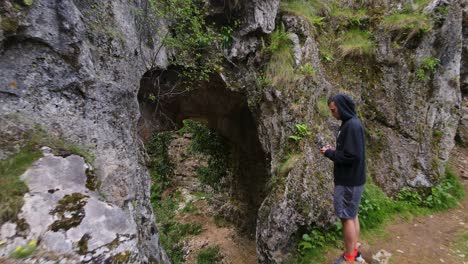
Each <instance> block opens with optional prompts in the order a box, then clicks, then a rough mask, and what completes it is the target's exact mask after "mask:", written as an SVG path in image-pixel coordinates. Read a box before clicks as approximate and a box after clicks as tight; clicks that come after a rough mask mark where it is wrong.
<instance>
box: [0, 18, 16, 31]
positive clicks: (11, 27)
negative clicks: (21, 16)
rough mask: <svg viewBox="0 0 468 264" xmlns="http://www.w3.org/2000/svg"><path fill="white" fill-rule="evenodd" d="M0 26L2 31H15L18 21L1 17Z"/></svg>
mask: <svg viewBox="0 0 468 264" xmlns="http://www.w3.org/2000/svg"><path fill="white" fill-rule="evenodd" d="M0 27H1V28H2V30H3V31H5V32H7V33H13V32H16V30H17V29H18V21H15V20H13V19H11V18H9V17H6V18H3V19H2V22H1V24H0Z"/></svg>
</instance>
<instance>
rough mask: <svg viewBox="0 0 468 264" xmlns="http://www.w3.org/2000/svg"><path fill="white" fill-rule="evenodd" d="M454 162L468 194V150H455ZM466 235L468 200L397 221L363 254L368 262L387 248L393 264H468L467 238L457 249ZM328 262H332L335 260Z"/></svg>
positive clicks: (330, 259) (452, 164) (454, 167)
mask: <svg viewBox="0 0 468 264" xmlns="http://www.w3.org/2000/svg"><path fill="white" fill-rule="evenodd" d="M450 163H451V167H452V169H453V170H454V171H455V172H456V174H457V175H459V179H460V182H461V183H462V184H463V185H464V188H465V193H466V194H467V195H468V178H467V177H468V149H458V148H455V149H454V150H453V152H452V158H451V161H450ZM462 234H468V199H466V198H465V199H464V200H463V201H462V202H461V205H460V207H459V208H455V209H451V210H449V211H447V212H444V213H440V214H434V215H429V216H420V217H414V218H412V219H410V220H405V219H401V218H400V219H397V220H395V222H394V223H392V224H390V225H388V226H386V227H385V228H384V230H383V235H382V237H380V238H376V239H375V240H374V239H373V240H374V241H364V242H363V246H362V253H363V256H364V258H365V259H366V261H367V262H368V263H371V262H372V256H373V255H375V254H376V253H377V252H378V251H380V250H381V249H384V250H385V251H387V252H389V253H391V254H392V256H391V257H390V261H389V264H400V263H401V264H436V263H445V264H468V252H467V251H468V244H467V241H466V239H465V240H464V242H465V245H464V246H463V247H462V249H461V250H460V249H458V251H457V249H455V248H454V242H455V240H456V238H457V237H458V236H460V235H462ZM334 253H336V254H339V252H338V251H337V252H334ZM327 263H332V258H331V257H330V258H329V259H327Z"/></svg>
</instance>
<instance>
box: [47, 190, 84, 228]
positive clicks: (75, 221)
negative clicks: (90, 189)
mask: <svg viewBox="0 0 468 264" xmlns="http://www.w3.org/2000/svg"><path fill="white" fill-rule="evenodd" d="M88 197H89V196H87V195H84V194H81V193H72V194H71V195H65V196H64V197H63V198H62V199H61V200H60V201H59V202H58V205H57V206H56V207H55V209H54V210H52V211H51V212H50V214H52V215H53V214H57V215H58V217H59V218H60V219H59V220H56V221H55V222H54V223H52V224H51V225H50V227H49V228H50V230H52V231H56V232H57V231H58V230H60V229H64V230H68V229H70V228H72V227H75V226H78V225H79V224H80V223H81V221H82V220H83V218H84V217H85V211H84V206H85V205H86V203H87V201H86V200H85V199H86V198H88ZM66 213H69V214H70V215H71V216H70V217H66Z"/></svg>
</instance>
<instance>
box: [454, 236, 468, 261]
mask: <svg viewBox="0 0 468 264" xmlns="http://www.w3.org/2000/svg"><path fill="white" fill-rule="evenodd" d="M451 249H452V250H454V251H455V252H454V253H455V254H456V255H457V256H459V255H465V256H468V231H466V230H465V231H462V232H460V233H458V234H457V235H455V239H454V241H453V242H452V244H451Z"/></svg>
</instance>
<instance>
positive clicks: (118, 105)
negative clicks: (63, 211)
mask: <svg viewBox="0 0 468 264" xmlns="http://www.w3.org/2000/svg"><path fill="white" fill-rule="evenodd" d="M145 5H146V1H132V2H126V1H100V2H99V3H94V2H89V1H71V0H66V1H52V0H36V1H34V2H33V4H32V5H31V6H24V7H22V8H21V9H15V8H13V5H12V4H11V1H3V2H2V3H1V4H0V8H1V9H2V14H8V19H10V20H11V21H13V22H14V23H13V25H18V26H15V27H11V28H8V30H5V28H2V32H1V34H0V35H1V38H0V41H1V43H0V44H1V45H0V49H1V52H2V53H1V55H0V68H1V69H2V71H1V72H0V87H1V88H0V116H2V117H5V116H7V115H12V114H14V115H18V116H19V117H20V120H22V119H25V120H28V122H29V123H32V124H33V125H40V126H41V127H42V128H43V129H44V130H45V131H46V132H47V133H49V134H52V135H54V136H57V137H58V138H61V139H64V140H65V141H67V142H69V143H74V144H76V145H79V146H80V147H81V148H84V149H89V151H90V152H91V154H93V155H94V156H95V157H96V160H95V161H94V164H93V166H94V167H95V168H96V169H95V170H96V174H97V175H98V178H99V181H100V182H101V183H102V184H101V189H100V192H101V193H102V194H103V195H105V197H106V200H107V201H109V202H111V203H113V204H115V205H117V206H119V207H121V208H125V210H126V211H127V213H128V214H130V215H131V217H132V218H133V219H134V221H135V223H136V228H137V234H138V235H137V236H138V237H139V241H140V243H139V245H138V250H136V249H134V250H132V254H133V255H132V256H131V257H130V259H132V260H135V261H137V262H138V261H145V260H146V261H147V260H148V259H150V258H151V259H154V260H157V261H162V262H168V260H167V257H166V256H165V254H164V253H163V251H162V249H161V247H160V244H159V238H158V234H157V229H156V227H155V224H154V216H153V214H152V207H151V205H150V203H149V199H148V197H149V178H148V174H147V171H146V169H145V168H144V167H143V166H142V165H141V164H140V163H139V159H140V155H139V141H138V140H137V137H136V135H135V133H136V130H135V129H136V123H137V120H138V118H139V110H138V103H137V99H136V95H137V92H138V88H139V82H140V79H141V76H142V75H143V74H144V73H145V71H146V70H147V65H160V66H164V65H165V63H166V62H165V61H166V55H165V51H164V48H162V49H161V50H160V52H159V53H158V54H157V56H155V55H156V54H155V53H156V51H154V50H153V48H154V47H150V46H149V44H148V43H150V42H148V41H146V38H147V36H152V37H154V38H155V39H154V40H153V41H151V43H153V44H154V45H156V46H157V45H158V43H159V42H158V39H157V34H152V35H150V34H142V32H141V28H140V26H141V24H139V23H136V20H137V19H138V17H137V16H138V15H137V14H138V13H139V12H135V11H138V10H139V9H142V8H144V6H145ZM140 13H142V12H140ZM3 19H6V16H3V15H2V20H3ZM148 21H149V20H148ZM155 23H156V22H155ZM157 26H161V25H157ZM161 29H162V26H161ZM143 36H144V37H143ZM22 123H23V122H20V123H18V124H15V127H16V128H13V127H12V126H11V125H9V126H8V128H7V129H5V130H7V131H10V132H8V133H11V132H12V131H14V130H15V129H16V130H18V131H19V130H22V128H23V125H22ZM3 128H4V127H3V123H2V129H0V130H1V131H0V132H1V134H0V138H5V135H6V136H8V133H5V132H4V130H3ZM32 128H34V126H32ZM25 140H26V141H27V139H25ZM21 144H23V143H21ZM16 145H18V146H19V145H20V144H19V143H18V144H15V145H13V144H9V143H8V144H5V145H4V144H2V145H1V146H0V149H2V151H0V156H1V155H3V156H1V157H4V156H5V155H6V154H8V153H11V152H12V151H14V150H15V149H17V148H18V147H16ZM3 153H5V154H3ZM26 199H27V200H28V201H27V202H26V205H25V206H28V204H30V203H31V202H33V201H35V202H38V203H41V201H42V202H43V203H42V204H41V206H44V207H43V208H42V209H43V210H48V209H51V208H50V207H51V205H47V204H45V201H44V200H43V197H42V195H37V196H35V197H27V198H26ZM41 199H42V200H41ZM130 201H138V202H137V203H136V205H137V206H136V207H131V208H127V205H128V203H129V202H130ZM36 210H37V211H40V210H39V209H36ZM38 213H39V212H38ZM44 217H45V216H44ZM45 219H48V218H45ZM45 221H46V223H47V221H48V220H45ZM36 231H37V232H39V230H36ZM36 231H35V232H36Z"/></svg>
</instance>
